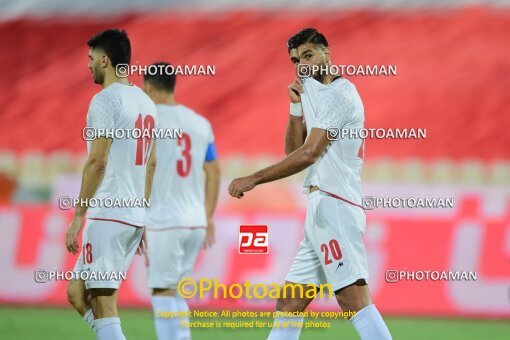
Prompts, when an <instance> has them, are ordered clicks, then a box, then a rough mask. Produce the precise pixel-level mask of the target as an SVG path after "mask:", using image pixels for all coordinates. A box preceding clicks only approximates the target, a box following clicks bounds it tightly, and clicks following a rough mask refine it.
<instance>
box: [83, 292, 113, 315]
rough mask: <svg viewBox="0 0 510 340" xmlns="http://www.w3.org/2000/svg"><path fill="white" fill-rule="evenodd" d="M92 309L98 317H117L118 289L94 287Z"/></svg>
mask: <svg viewBox="0 0 510 340" xmlns="http://www.w3.org/2000/svg"><path fill="white" fill-rule="evenodd" d="M91 292H92V293H91V301H90V302H91V305H92V311H93V312H94V316H95V318H96V319H102V318H110V317H117V316H118V314H117V290H116V289H110V288H108V289H92V290H91Z"/></svg>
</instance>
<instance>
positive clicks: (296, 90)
mask: <svg viewBox="0 0 510 340" xmlns="http://www.w3.org/2000/svg"><path fill="white" fill-rule="evenodd" d="M287 90H288V92H289V99H290V102H291V103H301V93H303V80H301V78H299V77H296V79H295V80H294V82H293V83H292V84H290V85H289V86H288V88H287Z"/></svg>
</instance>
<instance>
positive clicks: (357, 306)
mask: <svg viewBox="0 0 510 340" xmlns="http://www.w3.org/2000/svg"><path fill="white" fill-rule="evenodd" d="M335 295H336V300H337V301H338V304H339V305H340V307H341V308H342V311H343V312H347V313H349V315H350V313H351V312H352V313H354V312H356V314H355V315H354V316H352V317H351V318H350V320H351V322H352V324H353V325H354V327H355V328H356V331H357V332H358V334H359V336H360V337H361V339H362V340H372V339H377V340H379V339H382V340H388V339H391V335H390V332H389V330H388V327H386V324H385V323H384V320H383V319H382V317H381V314H379V311H378V310H377V308H376V307H375V305H374V304H372V299H371V298H370V291H369V289H368V285H367V283H366V282H365V280H358V281H356V282H355V283H353V284H352V285H349V286H347V287H344V288H341V289H339V290H337V291H335Z"/></svg>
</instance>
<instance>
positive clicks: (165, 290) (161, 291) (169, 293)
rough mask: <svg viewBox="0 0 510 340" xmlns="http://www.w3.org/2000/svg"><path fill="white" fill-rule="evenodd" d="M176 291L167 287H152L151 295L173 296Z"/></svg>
mask: <svg viewBox="0 0 510 340" xmlns="http://www.w3.org/2000/svg"><path fill="white" fill-rule="evenodd" d="M176 294H177V291H176V290H175V289H168V288H153V289H152V296H175V295H176Z"/></svg>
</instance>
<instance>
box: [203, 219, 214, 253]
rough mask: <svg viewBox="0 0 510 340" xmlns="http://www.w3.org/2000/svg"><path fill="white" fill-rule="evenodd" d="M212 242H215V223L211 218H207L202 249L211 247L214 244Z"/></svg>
mask: <svg viewBox="0 0 510 340" xmlns="http://www.w3.org/2000/svg"><path fill="white" fill-rule="evenodd" d="M214 242H216V225H215V224H214V221H213V219H212V218H208V219H207V230H206V234H205V242H204V249H207V248H211V247H212V246H213V245H214Z"/></svg>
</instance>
